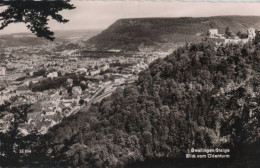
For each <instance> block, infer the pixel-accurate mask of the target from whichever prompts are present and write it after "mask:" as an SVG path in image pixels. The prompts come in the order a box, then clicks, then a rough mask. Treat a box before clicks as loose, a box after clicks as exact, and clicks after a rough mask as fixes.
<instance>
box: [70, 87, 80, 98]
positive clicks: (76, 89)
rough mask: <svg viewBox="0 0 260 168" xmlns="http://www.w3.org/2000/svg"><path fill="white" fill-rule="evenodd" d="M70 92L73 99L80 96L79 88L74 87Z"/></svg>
mask: <svg viewBox="0 0 260 168" xmlns="http://www.w3.org/2000/svg"><path fill="white" fill-rule="evenodd" d="M71 92H72V97H73V98H78V97H79V96H80V95H81V94H82V89H81V87H80V86H74V87H73V88H72V91H71Z"/></svg>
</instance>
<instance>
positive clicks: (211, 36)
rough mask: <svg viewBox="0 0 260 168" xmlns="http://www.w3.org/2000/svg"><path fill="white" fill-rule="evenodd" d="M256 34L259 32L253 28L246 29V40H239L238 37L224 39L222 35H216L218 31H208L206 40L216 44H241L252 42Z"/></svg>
mask: <svg viewBox="0 0 260 168" xmlns="http://www.w3.org/2000/svg"><path fill="white" fill-rule="evenodd" d="M257 33H260V31H259V30H256V29H254V28H249V29H247V38H239V37H238V36H235V35H234V37H226V36H225V35H224V34H218V29H209V31H208V40H210V41H213V42H216V44H228V43H235V44H237V43H242V44H245V43H247V42H251V41H254V39H255V36H256V34H257Z"/></svg>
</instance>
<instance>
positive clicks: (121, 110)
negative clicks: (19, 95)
mask: <svg viewBox="0 0 260 168" xmlns="http://www.w3.org/2000/svg"><path fill="white" fill-rule="evenodd" d="M259 61H260V45H259V44H251V43H249V44H245V45H241V44H230V45H221V46H216V45H215V44H212V43H208V42H202V43H199V44H191V45H187V46H185V47H182V48H179V49H178V50H176V51H175V52H173V53H172V54H171V55H169V56H167V57H166V58H164V59H158V60H156V61H155V62H153V63H152V64H150V66H149V68H148V69H146V70H145V71H143V72H141V73H140V74H139V79H138V80H137V81H136V82H135V83H134V84H131V85H128V86H126V87H125V88H124V89H118V90H116V92H115V93H114V94H112V95H111V96H110V97H109V98H106V99H104V100H103V101H102V102H100V103H97V104H94V105H92V106H91V108H90V109H89V110H82V111H80V112H79V113H78V114H76V115H74V116H70V117H68V118H66V119H64V120H63V121H62V122H61V123H60V124H58V125H56V126H54V127H53V128H51V129H50V131H49V133H48V134H47V135H44V136H43V137H41V138H39V139H40V140H38V141H37V142H36V143H33V144H34V146H33V149H34V150H36V151H37V154H35V153H34V154H31V155H28V157H27V159H23V163H22V164H24V165H29V164H30V165H37V166H39V164H40V165H45V166H46V165H47V166H60V167H68V166H69V167H156V166H157V167H173V165H174V166H176V167H178V168H179V167H191V166H193V167H200V168H201V167H203V166H204V167H228V168H229V167H230V168H231V167H235V168H240V167H241V168H244V167H250V168H251V167H259V166H260V165H259V162H258V159H257V158H259V155H260V153H259V147H260V146H259V144H260V143H259V133H260V129H259V128H260V124H259V119H260V112H259V110H260V106H259V105H260V92H259V89H260V65H259ZM213 147H223V148H229V149H231V158H230V159H227V160H225V159H220V160H218V159H216V160H215V159H213V160H203V161H201V160H199V161H198V160H188V159H184V158H185V154H186V153H187V151H188V150H189V149H190V148H213ZM41 153H42V154H41ZM46 153H47V154H46ZM151 164H152V166H151Z"/></svg>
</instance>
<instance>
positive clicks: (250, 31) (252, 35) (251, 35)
mask: <svg viewBox="0 0 260 168" xmlns="http://www.w3.org/2000/svg"><path fill="white" fill-rule="evenodd" d="M255 32H256V30H255V29H254V28H249V29H247V36H248V37H247V38H248V41H253V40H254V39H255V35H256V33H255Z"/></svg>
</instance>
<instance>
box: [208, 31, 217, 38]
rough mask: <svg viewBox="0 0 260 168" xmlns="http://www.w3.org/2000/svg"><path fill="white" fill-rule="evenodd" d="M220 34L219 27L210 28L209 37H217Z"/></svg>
mask: <svg viewBox="0 0 260 168" xmlns="http://www.w3.org/2000/svg"><path fill="white" fill-rule="evenodd" d="M217 36H218V29H209V37H211V38H212V37H217Z"/></svg>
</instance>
